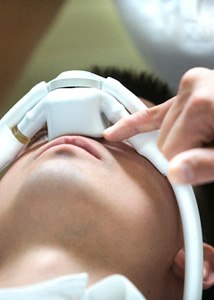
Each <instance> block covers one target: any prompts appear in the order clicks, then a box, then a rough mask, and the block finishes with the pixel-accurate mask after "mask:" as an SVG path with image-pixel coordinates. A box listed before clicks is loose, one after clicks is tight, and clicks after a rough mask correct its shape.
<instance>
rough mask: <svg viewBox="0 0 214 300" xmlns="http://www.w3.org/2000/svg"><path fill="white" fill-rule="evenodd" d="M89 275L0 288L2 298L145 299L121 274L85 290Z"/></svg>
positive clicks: (35, 299) (55, 299)
mask: <svg viewBox="0 0 214 300" xmlns="http://www.w3.org/2000/svg"><path fill="white" fill-rule="evenodd" d="M87 281H88V275H87V274H86V273H81V274H77V275H66V276H62V277H59V278H56V279H51V280H48V281H44V282H42V283H37V284H33V285H29V286H24V287H17V288H4V289H0V299H1V300H26V299H27V300H92V299H93V300H100V299H102V300H145V298H144V296H143V295H142V294H141V293H140V291H139V290H138V289H137V288H136V287H135V286H134V285H133V284H132V283H131V282H130V281H129V280H128V279H127V278H126V277H124V276H122V275H112V276H109V277H106V278H105V279H103V280H101V281H99V282H98V283H96V284H95V285H93V286H91V287H90V288H87V289H86V285H87Z"/></svg>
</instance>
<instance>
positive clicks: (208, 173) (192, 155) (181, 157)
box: [168, 148, 214, 185]
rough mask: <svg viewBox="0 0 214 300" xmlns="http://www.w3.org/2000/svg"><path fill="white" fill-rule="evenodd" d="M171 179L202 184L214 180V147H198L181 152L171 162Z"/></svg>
mask: <svg viewBox="0 0 214 300" xmlns="http://www.w3.org/2000/svg"><path fill="white" fill-rule="evenodd" d="M168 176H169V179H170V181H172V182H174V183H178V184H187V183H188V184H192V185H196V184H202V183H208V182H211V181H214V148H200V149H199V148H196V149H191V150H187V151H185V152H182V153H179V154H178V155H176V156H175V157H174V158H173V159H171V161H170V162H169V169H168Z"/></svg>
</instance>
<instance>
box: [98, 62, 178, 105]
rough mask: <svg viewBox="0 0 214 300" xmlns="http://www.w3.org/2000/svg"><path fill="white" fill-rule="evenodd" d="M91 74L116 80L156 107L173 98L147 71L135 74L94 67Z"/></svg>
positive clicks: (167, 88)
mask: <svg viewBox="0 0 214 300" xmlns="http://www.w3.org/2000/svg"><path fill="white" fill-rule="evenodd" d="M92 72H93V73H95V74H97V75H100V76H103V77H112V78H114V79H117V80H118V81H120V82H121V83H122V84H123V85H124V86H125V87H126V88H127V89H129V90H130V91H132V93H134V94H135V95H136V96H138V97H142V98H145V99H147V100H149V101H151V102H153V103H154V104H156V105H157V104H160V103H163V102H164V101H166V100H168V99H169V98H171V97H172V96H173V93H172V91H171V90H170V88H169V87H168V85H167V84H166V83H165V82H163V81H162V80H160V79H159V78H158V77H157V76H155V75H154V74H152V73H150V72H148V71H143V72H135V71H130V70H120V69H117V68H114V67H112V68H111V67H109V68H104V69H102V68H99V67H94V68H92Z"/></svg>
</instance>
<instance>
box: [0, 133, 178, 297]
mask: <svg viewBox="0 0 214 300" xmlns="http://www.w3.org/2000/svg"><path fill="white" fill-rule="evenodd" d="M0 195H1V203H2V205H1V207H2V208H1V210H2V220H3V221H4V222H5V224H6V225H7V226H5V228H7V229H6V231H5V233H4V234H5V235H6V236H7V238H8V239H10V238H11V239H12V236H13V237H14V236H18V239H19V240H22V246H23V245H24V247H28V246H29V247H30V245H32V244H36V243H42V241H45V243H46V244H48V243H50V244H53V243H55V244H57V245H60V246H62V247H65V248H66V249H72V253H73V254H75V255H76V257H77V258H78V259H80V260H81V261H84V263H85V268H86V270H85V271H87V268H88V270H91V269H93V268H94V269H96V268H97V269H99V268H102V269H103V270H106V271H105V272H104V273H110V274H111V273H122V274H124V275H126V276H128V277H129V279H131V280H133V281H134V283H135V284H136V285H137V286H138V287H139V288H140V289H141V290H142V291H143V292H144V293H145V294H149V289H150V286H151V283H152V286H156V287H157V288H162V287H161V286H163V284H164V282H165V279H166V278H167V280H168V281H169V278H171V277H170V276H171V275H170V274H171V273H170V269H171V264H172V260H173V257H174V255H175V253H176V251H177V250H178V249H179V248H180V247H181V246H182V234H181V227H180V218H179V213H178V208H177V205H176V200H175V197H174V195H173V192H172V190H171V188H170V185H169V183H168V182H167V180H166V179H165V178H164V177H163V176H162V175H161V174H160V173H159V172H158V171H157V170H156V169H155V168H154V167H153V166H152V165H151V164H150V163H149V162H148V161H147V160H146V159H145V158H143V157H141V156H140V155H138V154H137V153H136V151H135V150H134V149H133V148H132V147H131V146H130V145H129V144H127V143H109V142H106V141H104V140H102V139H100V140H94V139H91V138H86V137H81V136H64V137H60V138H57V139H55V140H53V141H51V142H46V141H44V140H43V139H42V140H39V141H37V142H36V143H34V144H33V145H31V146H30V147H29V148H28V149H27V150H26V151H25V153H23V154H22V155H21V156H20V157H19V158H18V159H17V160H16V162H15V163H14V164H13V165H12V166H11V167H10V168H9V170H8V172H7V173H6V174H5V175H4V177H3V178H2V180H1V184H0ZM0 222H1V217H0ZM0 238H1V237H0ZM16 247H18V246H17V243H16ZM71 273H72V270H71ZM89 275H90V271H89ZM148 286H149V287H148ZM145 287H147V288H146V289H147V291H145V290H144V289H145Z"/></svg>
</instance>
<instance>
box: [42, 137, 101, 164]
mask: <svg viewBox="0 0 214 300" xmlns="http://www.w3.org/2000/svg"><path fill="white" fill-rule="evenodd" d="M63 145H68V146H69V145H71V146H72V147H73V146H75V147H78V148H80V149H82V150H84V151H86V152H87V153H88V154H90V155H91V156H93V157H95V158H96V159H99V160H101V159H102V157H101V153H100V151H99V150H98V147H96V145H95V141H93V140H92V139H90V138H86V137H83V136H69V135H68V136H61V137H59V138H56V139H54V140H52V141H50V142H48V143H47V144H46V145H45V146H44V147H42V149H41V151H40V153H39V154H38V155H37V158H38V157H39V156H40V155H42V154H43V153H44V152H46V151H47V150H49V149H51V148H54V147H58V148H59V147H60V146H63Z"/></svg>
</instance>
